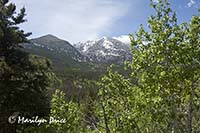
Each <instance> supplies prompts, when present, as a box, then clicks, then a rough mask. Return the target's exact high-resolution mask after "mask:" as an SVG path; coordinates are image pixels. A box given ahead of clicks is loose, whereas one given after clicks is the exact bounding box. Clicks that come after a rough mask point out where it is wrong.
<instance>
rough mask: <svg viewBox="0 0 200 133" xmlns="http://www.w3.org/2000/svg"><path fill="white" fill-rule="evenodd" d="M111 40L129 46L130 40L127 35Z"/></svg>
mask: <svg viewBox="0 0 200 133" xmlns="http://www.w3.org/2000/svg"><path fill="white" fill-rule="evenodd" d="M113 38H114V39H116V40H119V41H121V42H123V43H125V44H130V38H129V36H128V35H121V36H119V37H113Z"/></svg>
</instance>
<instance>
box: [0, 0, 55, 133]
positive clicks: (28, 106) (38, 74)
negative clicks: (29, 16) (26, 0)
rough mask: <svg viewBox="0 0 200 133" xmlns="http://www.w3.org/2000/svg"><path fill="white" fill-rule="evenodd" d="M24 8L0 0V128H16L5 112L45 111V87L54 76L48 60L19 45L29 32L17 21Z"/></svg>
mask: <svg viewBox="0 0 200 133" xmlns="http://www.w3.org/2000/svg"><path fill="white" fill-rule="evenodd" d="M24 16H25V8H22V9H21V10H20V12H19V13H18V14H17V13H16V6H15V5H14V4H12V3H9V1H8V0H0V118H1V119H0V132H7V133H9V132H11V133H14V132H16V127H19V128H22V127H24V126H26V125H17V124H16V123H15V124H11V123H9V122H8V118H9V116H11V115H12V114H13V113H15V112H17V114H20V115H22V116H25V117H32V116H41V117H42V116H45V115H47V114H48V113H49V108H50V107H49V101H48V96H47V94H48V92H47V91H48V89H49V87H50V86H51V84H52V82H53V80H54V79H55V74H54V73H53V72H52V69H51V62H50V61H49V60H47V59H46V58H43V57H39V56H35V55H30V54H29V53H26V52H24V51H23V50H22V49H21V48H20V47H21V44H22V43H24V42H27V41H28V39H27V37H28V36H29V35H30V33H24V31H23V30H21V29H20V28H19V27H18V25H19V24H21V23H23V22H25V21H26V20H25V19H24ZM19 128H18V129H19Z"/></svg>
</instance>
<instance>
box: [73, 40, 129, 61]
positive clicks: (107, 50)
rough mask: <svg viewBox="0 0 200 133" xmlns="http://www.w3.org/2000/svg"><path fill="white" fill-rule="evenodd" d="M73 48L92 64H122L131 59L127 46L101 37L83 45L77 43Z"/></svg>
mask: <svg viewBox="0 0 200 133" xmlns="http://www.w3.org/2000/svg"><path fill="white" fill-rule="evenodd" d="M74 47H75V48H77V49H78V50H79V51H80V52H81V53H82V54H83V55H85V56H87V57H88V58H89V60H90V61H92V62H97V63H120V64H122V63H123V62H124V61H126V60H130V59H131V54H130V48H129V45H128V44H125V43H122V42H121V41H119V40H117V39H114V38H109V37H102V38H100V39H98V40H94V41H87V42H85V43H81V42H79V43H77V44H74Z"/></svg>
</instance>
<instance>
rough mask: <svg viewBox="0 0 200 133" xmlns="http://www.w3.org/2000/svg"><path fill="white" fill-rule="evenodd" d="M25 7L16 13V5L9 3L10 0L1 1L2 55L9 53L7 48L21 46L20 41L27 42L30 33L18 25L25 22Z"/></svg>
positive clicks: (0, 34) (0, 44)
mask: <svg viewBox="0 0 200 133" xmlns="http://www.w3.org/2000/svg"><path fill="white" fill-rule="evenodd" d="M24 16H25V8H22V9H21V10H20V12H19V13H18V14H16V6H15V5H14V4H13V3H8V0H1V1H0V56H3V55H5V54H6V53H7V50H9V49H13V48H17V47H19V46H20V45H19V44H20V43H23V42H26V41H27V39H26V37H27V36H29V35H30V33H24V31H23V30H21V29H19V27H18V26H17V25H18V24H21V23H23V22H25V21H26V20H25V19H24Z"/></svg>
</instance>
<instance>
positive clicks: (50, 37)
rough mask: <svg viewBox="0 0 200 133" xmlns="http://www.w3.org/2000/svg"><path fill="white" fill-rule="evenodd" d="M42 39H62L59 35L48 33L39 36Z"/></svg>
mask: <svg viewBox="0 0 200 133" xmlns="http://www.w3.org/2000/svg"><path fill="white" fill-rule="evenodd" d="M39 38H40V39H47V40H52V41H53V40H60V39H59V38H58V37H56V36H54V35H51V34H47V35H44V36H41V37H39Z"/></svg>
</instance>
